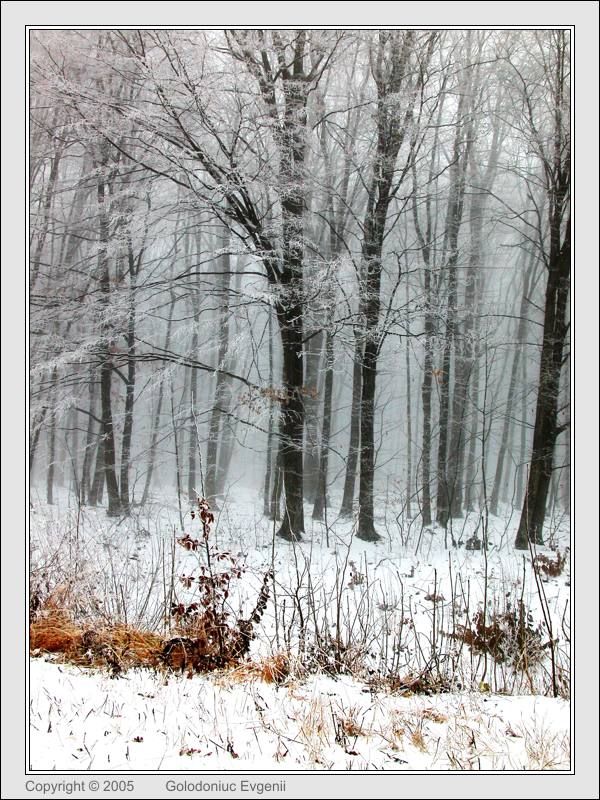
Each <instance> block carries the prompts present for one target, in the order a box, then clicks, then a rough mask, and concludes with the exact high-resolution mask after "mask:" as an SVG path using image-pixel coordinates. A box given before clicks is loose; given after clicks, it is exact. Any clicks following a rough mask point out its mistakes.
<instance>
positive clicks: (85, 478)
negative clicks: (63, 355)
mask: <svg viewBox="0 0 600 800" xmlns="http://www.w3.org/2000/svg"><path fill="white" fill-rule="evenodd" d="M89 381H90V383H89V395H90V397H89V406H88V410H89V414H88V419H87V430H86V434H85V453H84V454H83V465H82V467H81V502H82V503H84V504H85V503H87V502H88V500H89V495H90V492H91V489H92V448H93V444H94V427H95V422H96V420H95V416H96V375H95V371H94V368H93V367H90V377H89Z"/></svg>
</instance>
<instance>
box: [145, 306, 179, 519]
mask: <svg viewBox="0 0 600 800" xmlns="http://www.w3.org/2000/svg"><path fill="white" fill-rule="evenodd" d="M176 302H177V297H176V296H175V293H174V292H173V291H172V292H171V304H170V306H169V318H168V320H167V332H166V334H165V348H164V349H165V350H167V351H168V350H169V348H170V346H171V329H172V326H173V312H174V310H175V303H176ZM164 394H165V383H164V376H161V381H160V386H159V388H158V399H157V402H156V410H155V412H154V420H153V423H152V438H151V441H150V453H149V463H148V470H147V472H146V481H145V483H144V491H143V492H142V500H141V503H142V505H145V504H146V502H147V500H148V496H149V494H150V488H151V486H152V477H153V475H154V465H155V463H156V447H157V443H158V430H159V427H160V417H161V413H162V406H163V399H164Z"/></svg>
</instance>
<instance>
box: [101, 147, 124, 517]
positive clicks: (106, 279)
mask: <svg viewBox="0 0 600 800" xmlns="http://www.w3.org/2000/svg"><path fill="white" fill-rule="evenodd" d="M107 163H108V159H107V155H106V145H103V159H102V162H101V164H100V170H101V171H104V169H106V165H107ZM105 192H106V186H105V183H104V177H103V175H100V177H99V179H98V209H99V219H98V225H99V243H98V245H99V250H98V273H99V286H100V302H101V304H102V306H103V310H104V313H105V315H106V318H107V319H108V317H109V305H110V299H109V298H110V272H109V264H108V241H109V218H108V210H107V206H106V195H105ZM101 334H102V341H101V343H100V348H99V356H100V404H101V418H102V436H103V440H104V459H103V460H104V473H105V479H106V489H107V492H108V511H107V513H108V516H109V517H116V516H119V514H120V513H121V498H120V495H119V485H118V483H117V475H116V467H115V460H116V459H115V434H114V428H113V418H112V398H111V391H112V371H113V363H112V356H111V346H112V339H113V332H112V326H111V324H110V323H109V322H108V321H107V322H104V323H103V325H102V331H101Z"/></svg>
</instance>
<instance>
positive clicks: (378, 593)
mask: <svg viewBox="0 0 600 800" xmlns="http://www.w3.org/2000/svg"><path fill="white" fill-rule="evenodd" d="M382 507H383V506H382ZM385 508H386V513H385V515H382V516H381V517H380V518H379V519H378V520H377V524H378V529H379V531H380V533H381V534H382V540H381V541H380V542H378V543H365V542H362V541H359V540H358V539H356V538H355V537H354V535H353V526H352V523H350V522H342V521H339V520H335V517H333V515H330V516H331V517H332V518H330V519H329V524H328V525H327V526H326V525H324V524H322V523H313V522H312V520H310V517H309V515H308V514H307V531H306V535H305V536H304V539H303V541H302V542H300V543H296V544H290V543H287V542H282V541H280V540H277V539H275V540H274V539H273V522H269V521H268V520H266V519H265V518H264V517H262V516H261V515H260V513H259V511H260V508H259V504H258V503H257V498H255V497H252V496H250V495H248V496H246V497H243V496H242V497H236V500H235V502H233V501H229V502H227V501H226V502H225V503H223V506H222V509H221V510H220V511H219V512H218V513H217V519H216V522H215V525H214V526H213V529H212V531H211V537H210V538H211V545H212V546H213V547H214V548H215V551H218V552H227V553H229V554H230V555H231V557H232V559H233V560H234V561H235V563H236V564H238V565H240V567H242V568H243V572H242V575H241V577H240V578H239V579H236V580H232V582H231V592H230V595H229V597H228V598H227V602H226V607H227V608H226V610H227V611H228V612H229V613H230V618H231V619H232V620H234V619H236V618H238V617H245V616H248V614H249V613H250V611H251V609H252V608H253V607H254V605H255V603H256V599H257V596H258V592H259V590H260V586H261V584H262V581H263V577H264V575H265V574H266V572H267V571H268V570H269V569H270V568H271V567H272V568H273V569H274V576H275V577H274V581H273V582H272V586H271V592H270V595H269V600H268V603H267V608H266V611H265V613H264V615H263V617H262V619H261V621H260V624H259V625H258V626H257V627H256V629H255V631H254V634H255V638H254V640H253V642H252V646H251V651H250V659H251V660H252V661H254V662H258V661H260V659H265V658H269V657H272V656H273V655H274V654H278V653H286V654H288V656H289V659H290V664H291V665H292V667H291V668H290V670H289V674H288V675H286V676H285V680H282V681H281V682H280V683H279V685H276V684H274V683H266V682H265V681H264V680H262V679H261V677H260V674H255V673H252V672H250V671H248V672H244V670H243V669H242V670H225V671H221V672H216V673H213V674H211V675H208V676H206V675H196V674H195V675H193V676H192V677H187V676H186V675H180V674H172V673H165V672H164V671H160V670H159V671H154V670H141V669H133V670H128V671H125V672H123V673H122V674H121V675H120V676H119V677H118V678H115V679H113V678H111V677H110V676H109V674H108V672H107V671H106V670H96V669H85V668H81V667H76V666H72V665H68V664H65V663H59V662H60V659H57V658H56V657H48V656H45V655H44V654H43V653H39V652H36V653H33V655H34V656H36V657H34V658H33V659H32V661H31V676H30V677H31V680H30V702H31V706H30V710H31V748H30V753H31V768H32V769H36V770H37V769H39V770H41V769H44V770H46V769H47V770H52V769H107V768H108V769H122V770H125V769H131V770H135V769H147V770H157V769H170V770H174V769H178V770H179V769H190V770H198V769H214V770H225V769H229V770H231V769H234V770H235V769H240V770H245V771H247V770H249V769H282V770H291V769H313V768H314V769H341V770H348V769H423V770H446V769H478V770H479V769H486V770H501V769H516V770H521V769H528V770H539V769H560V770H564V769H569V759H570V756H569V748H570V742H569V734H570V710H569V702H568V695H569V681H570V670H569V631H570V625H569V619H570V607H569V599H570V578H569V572H570V567H569V561H568V550H567V545H568V520H551V521H550V525H549V526H548V530H547V539H546V541H547V543H548V544H549V545H551V548H550V547H547V548H540V550H539V553H540V554H541V555H544V556H545V557H546V558H547V559H548V561H552V559H554V558H556V556H555V552H557V551H560V552H561V553H566V554H567V558H566V561H565V563H564V566H563V567H562V568H561V570H560V574H559V575H556V576H551V575H546V574H544V573H542V572H541V571H540V570H537V571H535V570H534V569H533V567H532V557H533V555H534V554H532V553H525V554H523V553H522V552H518V551H515V550H514V549H513V538H514V530H515V526H516V524H517V522H518V518H517V515H515V517H511V516H510V515H509V514H507V515H506V516H505V517H504V518H495V517H490V518H489V520H486V519H483V518H482V517H481V516H479V515H471V516H469V517H468V518H467V519H465V520H461V521H460V526H459V527H457V526H456V525H455V528H454V530H453V531H452V532H451V533H450V531H449V532H448V536H447V537H446V536H445V532H444V531H443V530H441V529H436V528H430V529H425V530H422V529H421V527H420V525H419V523H418V520H406V519H405V518H404V517H402V516H401V514H400V511H401V509H400V507H395V506H394V505H393V504H389V505H388V506H385ZM184 512H185V510H184ZM486 524H487V536H488V541H489V547H488V551H487V554H486V553H485V552H484V551H483V550H470V549H467V547H466V546H465V545H466V543H467V542H468V541H469V540H470V539H472V537H473V536H475V537H476V538H479V539H481V538H482V536H483V532H484V530H485V528H484V526H485V525H486ZM184 531H185V533H189V535H190V536H192V537H194V536H199V534H200V530H199V523H198V520H197V519H196V520H193V519H192V518H191V516H190V515H189V513H187V515H186V516H185V517H184ZM451 536H454V538H455V539H456V541H457V542H458V543H459V545H458V546H457V547H452V546H451V543H450V542H451ZM178 537H181V530H180V524H179V511H178V508H177V504H176V501H175V502H172V501H171V502H165V501H162V502H161V503H155V504H154V505H150V506H148V507H147V508H145V509H144V510H143V511H140V512H139V513H137V514H134V515H133V516H131V517H130V518H128V519H123V520H109V519H107V518H106V516H105V511H104V509H101V508H98V509H90V508H78V507H77V505H76V503H74V500H73V496H72V495H68V494H67V493H63V494H62V495H61V496H60V498H59V501H58V503H57V504H56V505H55V506H52V507H49V506H45V505H43V504H42V503H36V502H35V501H34V502H33V506H32V509H31V560H32V579H31V581H32V590H34V589H36V587H37V591H38V592H39V593H40V594H41V595H45V597H46V599H47V598H51V602H54V603H56V602H61V603H63V602H64V603H65V604H66V605H67V607H68V608H69V609H70V610H71V611H72V612H73V614H75V615H76V617H77V619H78V620H79V624H83V625H88V626H89V627H90V628H92V629H93V628H94V627H97V626H98V625H102V624H114V623H115V622H120V623H124V624H127V625H132V626H135V627H139V628H144V629H150V630H155V631H156V632H158V633H160V634H161V635H163V636H165V637H168V636H169V635H174V629H173V618H172V617H171V616H170V614H169V609H170V608H171V605H172V604H173V602H176V603H179V602H183V603H189V602H192V601H194V600H195V599H198V595H197V594H195V593H194V589H193V587H192V588H188V587H186V585H185V583H184V582H182V580H181V578H182V576H190V575H197V574H198V571H199V570H200V568H201V565H202V561H203V553H202V552H201V551H198V552H188V551H186V550H185V549H184V548H182V547H180V546H179V545H178V544H177V542H176V539H177V538H178ZM446 540H447V544H448V549H446V546H445V545H446ZM273 545H274V546H273ZM227 563H229V561H228V562H227ZM42 602H43V599H42ZM484 609H485V614H483V612H484ZM517 612H518V613H517ZM482 614H483V616H482ZM478 620H479V625H480V628H479V631H478V629H477V624H478V623H477V621H478ZM482 620H483V622H482ZM494 620H496V623H497V627H496V628H492V627H489V626H491V625H492V624H493V622H494ZM481 625H483V628H481ZM486 625H487V626H488V628H486V627H485V626H486ZM507 625H508V627H507ZM511 625H512V627H511ZM503 626H504V627H503ZM482 631H483V634H484V635H485V636H487V637H488V638H491V637H492V636H493V635H496V634H497V635H498V636H500V635H503V636H504V638H503V639H499V641H500V645H499V647H498V648H497V649H496V650H494V652H493V653H492V651H491V650H489V649H487V650H486V648H485V647H481V646H478V639H477V636H478V634H479V636H480V637H481V633H482ZM519 631H521V633H523V635H525V638H523V636H521V638H519V636H520V634H519ZM549 631H550V632H551V634H552V637H550V633H549ZM511 637H512V638H511ZM551 638H552V641H553V642H554V647H553V648H552V655H553V658H554V668H552V664H551V658H550V651H551V648H550V646H549V644H548V643H549V641H550V639H551ZM48 658H49V659H50V660H46V659H48ZM419 676H421V678H423V676H425V678H426V681H425V684H423V681H421V684H419V685H417V683H415V691H414V692H410V691H407V688H406V687H407V684H410V682H411V681H416V680H417V679H418V678H419ZM427 681H429V682H430V684H431V687H432V692H431V693H430V692H429V691H428V686H427ZM435 687H437V688H438V689H441V690H443V692H442V693H440V694H435V693H433V692H434V691H435ZM554 687H555V688H556V694H558V695H559V696H558V697H552V696H551V695H552V694H553V693H554V692H553V689H554ZM423 688H425V690H426V691H427V694H423V693H422V690H423Z"/></svg>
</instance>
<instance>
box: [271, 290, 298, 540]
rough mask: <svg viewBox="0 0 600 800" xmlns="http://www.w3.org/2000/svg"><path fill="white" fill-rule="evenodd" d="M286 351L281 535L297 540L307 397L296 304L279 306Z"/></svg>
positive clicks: (284, 360) (282, 434) (281, 417)
mask: <svg viewBox="0 0 600 800" xmlns="http://www.w3.org/2000/svg"><path fill="white" fill-rule="evenodd" d="M277 315H278V318H279V327H280V330H281V341H282V351H283V370H282V373H283V374H282V377H283V395H284V399H283V402H282V406H281V411H280V417H279V425H280V429H279V430H280V437H281V442H280V447H281V466H282V469H283V489H284V492H285V502H284V513H283V519H282V522H281V527H280V529H279V531H278V535H279V536H280V537H281V538H283V539H288V540H292V539H297V538H299V537H300V534H301V533H303V532H304V506H303V495H304V492H303V463H302V447H303V441H304V397H303V394H302V382H303V378H304V368H303V363H302V362H303V351H304V347H303V343H302V339H303V324H302V309H301V307H300V306H299V305H296V303H293V304H290V305H287V304H286V305H284V306H282V305H281V304H279V305H278V306H277Z"/></svg>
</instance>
